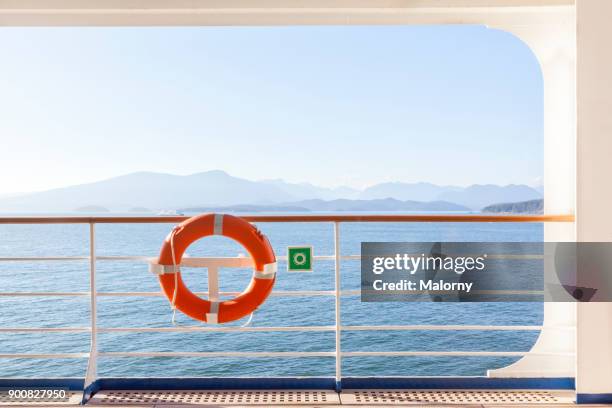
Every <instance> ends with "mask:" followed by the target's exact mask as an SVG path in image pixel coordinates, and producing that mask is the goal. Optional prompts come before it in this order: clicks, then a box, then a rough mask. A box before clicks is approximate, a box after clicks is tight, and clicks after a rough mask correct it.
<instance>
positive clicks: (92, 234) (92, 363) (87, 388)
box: [83, 221, 98, 403]
mask: <svg viewBox="0 0 612 408" xmlns="http://www.w3.org/2000/svg"><path fill="white" fill-rule="evenodd" d="M89 295H90V296H89V300H90V312H91V346H90V349H89V361H88V363H87V373H86V375H85V383H84V384H83V386H84V391H83V403H85V402H87V400H89V398H91V396H92V395H93V394H94V393H95V391H96V387H97V385H96V380H97V379H98V320H97V317H98V316H97V291H96V229H95V223H94V222H93V221H92V222H90V223H89Z"/></svg>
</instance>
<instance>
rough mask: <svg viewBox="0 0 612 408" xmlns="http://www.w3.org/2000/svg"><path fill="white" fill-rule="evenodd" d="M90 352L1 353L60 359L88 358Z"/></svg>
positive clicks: (14, 355)
mask: <svg viewBox="0 0 612 408" xmlns="http://www.w3.org/2000/svg"><path fill="white" fill-rule="evenodd" d="M88 357H89V353H54V354H28V353H15V354H11V353H2V354H0V358H37V359H43V358H51V359H54V358H55V359H59V358H88Z"/></svg>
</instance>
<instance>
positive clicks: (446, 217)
mask: <svg viewBox="0 0 612 408" xmlns="http://www.w3.org/2000/svg"><path fill="white" fill-rule="evenodd" d="M241 217H242V218H244V219H245V220H247V221H250V222H574V219H575V217H574V215H573V214H544V215H491V214H381V215H358V214H346V215H322V214H315V215H242V216H241ZM188 218H189V217H187V216H152V217H149V216H142V217H133V216H131V217H126V216H117V217H111V216H104V217H88V216H75V217H64V216H58V217H29V216H20V217H0V224H92V223H93V224H153V223H179V222H181V221H184V220H186V219H188Z"/></svg>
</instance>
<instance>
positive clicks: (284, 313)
mask: <svg viewBox="0 0 612 408" xmlns="http://www.w3.org/2000/svg"><path fill="white" fill-rule="evenodd" d="M258 227H259V228H260V229H261V230H262V231H263V232H264V233H265V234H266V235H267V236H268V238H269V239H270V241H271V243H272V245H273V247H274V250H275V251H276V253H277V255H285V254H286V251H287V246H296V245H302V244H305V245H312V246H313V247H314V254H315V255H332V254H333V252H334V241H333V225H332V224H330V223H261V224H258ZM171 228H172V225H171V224H99V225H96V251H97V255H98V256H150V257H154V256H156V255H157V253H158V252H159V248H160V246H161V243H162V240H163V239H164V237H165V236H166V235H167V234H168V232H169V231H170V230H171ZM88 240H89V226H88V225H0V257H11V256H15V257H42V256H46V257H52V256H87V255H88V250H89V241H88ZM542 240H543V226H542V224H536V223H345V224H341V225H340V249H341V253H342V255H358V254H359V251H360V243H361V242H362V241H409V242H410V241H412V242H419V241H481V242H485V241H487V242H494V241H499V242H508V241H542ZM187 252H188V254H189V255H190V256H236V255H238V254H244V252H245V251H244V249H243V248H241V247H240V246H239V245H237V244H236V243H234V242H232V241H230V240H228V239H226V238H222V237H209V238H206V239H203V240H200V241H198V242H197V243H195V244H194V245H192V246H191V247H190V248H189V249H188V251H187ZM96 268H97V285H98V290H99V291H100V292H129V291H136V292H151V291H159V284H158V282H157V278H156V277H155V276H153V275H151V274H150V273H149V272H148V267H147V264H146V263H144V262H139V261H105V260H99V261H98V262H97V263H96ZM183 275H184V279H185V281H186V283H187V285H188V286H189V287H190V288H191V289H192V290H194V291H205V290H206V288H207V285H206V282H207V279H206V271H205V270H204V269H193V268H186V269H184V270H183ZM250 276H251V273H250V271H248V270H243V269H226V270H222V271H221V273H220V289H221V290H222V291H241V290H242V289H244V287H245V286H246V284H247V283H248V281H249V279H250ZM341 277H342V289H343V290H356V289H359V286H360V264H359V261H356V260H355V261H354V260H351V261H342V263H341ZM333 288H334V263H333V261H316V262H315V265H314V271H313V272H308V273H287V272H286V264H285V263H284V262H279V273H278V278H277V282H276V285H275V289H277V290H284V291H291V290H328V291H329V290H333ZM88 290H89V269H88V261H87V260H83V261H75V262H65V261H61V262H0V292H26V291H29V292H36V291H58V292H67V291H76V292H78V291H82V292H86V291H88ZM171 315H172V312H171V309H170V306H169V303H168V301H167V299H166V298H165V297H144V296H140V297H138V296H136V297H110V296H100V297H99V298H98V325H99V326H100V327H156V328H163V327H172V323H171ZM341 318H342V324H343V325H387V324H393V325H399V324H401V325H444V324H453V325H463V324H465V325H539V324H541V323H542V318H543V306H542V304H540V303H528V302H524V303H426V302H407V303H362V302H360V298H359V295H356V296H345V297H342V299H341ZM244 323H245V322H244V321H241V322H237V323H236V324H237V325H240V324H244ZM89 324H90V305H89V298H88V297H87V296H84V297H78V298H65V297H0V327H88V326H89ZM176 324H177V325H181V326H191V325H201V323H199V322H194V321H192V320H190V319H188V318H186V317H184V316H182V315H181V314H180V313H179V314H178V316H177V321H176ZM333 324H334V297H333V296H312V297H298V296H291V297H270V298H269V299H268V300H267V301H266V302H265V303H264V304H263V306H262V307H261V308H260V309H259V310H258V311H257V312H256V313H255V314H254V316H253V320H252V323H251V325H252V326H253V327H263V326H315V325H333ZM537 336H538V332H537V331H353V332H350V331H349V332H342V339H341V345H342V350H343V351H527V350H529V349H530V348H531V346H532V345H533V344H534V342H535V340H536V338H537ZM98 344H99V350H100V351H101V352H111V351H114V352H126V351H138V352H154V351H163V352H170V351H172V352H174V351H334V344H335V338H334V332H269V333H261V332H255V333H254V332H250V333H210V332H187V333H185V332H183V333H149V332H148V333H118V332H113V333H100V334H99V339H98ZM89 345H90V335H89V333H0V353H87V352H88V351H89ZM516 360H517V358H515V357H439V356H435V357H430V356H416V357H413V356H411V357H346V358H344V359H343V361H342V371H343V375H344V376H362V375H367V376H394V375H408V376H436V375H444V376H449V375H452V376H462V375H469V376H472V375H485V374H486V371H487V370H488V369H494V368H499V367H504V366H506V365H508V364H510V363H512V362H514V361H516ZM86 363H87V361H86V359H54V360H51V359H40V360H34V359H0V377H64V376H76V377H82V376H84V374H85V371H86ZM98 364H99V368H98V370H99V375H100V376H115V377H119V376H164V377H167V376H227V377H238V376H333V375H334V370H335V366H334V364H335V363H334V358H333V357H308V358H288V359H284V358H283V359H281V358H248V359H236V358H131V357H130V358H127V357H117V358H111V357H103V358H100V360H99V363H98Z"/></svg>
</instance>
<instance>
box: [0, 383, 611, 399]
mask: <svg viewBox="0 0 612 408" xmlns="http://www.w3.org/2000/svg"><path fill="white" fill-rule="evenodd" d="M83 383H84V381H83V379H81V378H0V387H4V388H10V387H48V388H53V387H65V388H68V389H70V390H83V385H84V384H83ZM574 387H575V381H574V379H573V378H487V377H345V378H343V379H342V380H341V381H340V382H339V383H336V380H335V379H334V378H333V377H270V378H265V377H245V378H212V377H202V378H197V377H196V378H192V377H190V378H180V377H179V378H100V379H98V380H97V381H96V382H95V386H94V389H99V390H121V389H123V390H162V389H163V390H230V389H234V390H240V389H242V390H270V389H276V390H283V389H285V390H287V389H302V390H306V389H310V390H339V389H345V390H346V389H376V388H379V389H393V388H396V389H444V388H446V389H555V390H573V389H574ZM94 392H95V391H94ZM579 397H581V398H582V399H583V400H584V401H587V400H588V401H604V400H605V401H606V402H610V401H612V394H579Z"/></svg>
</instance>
